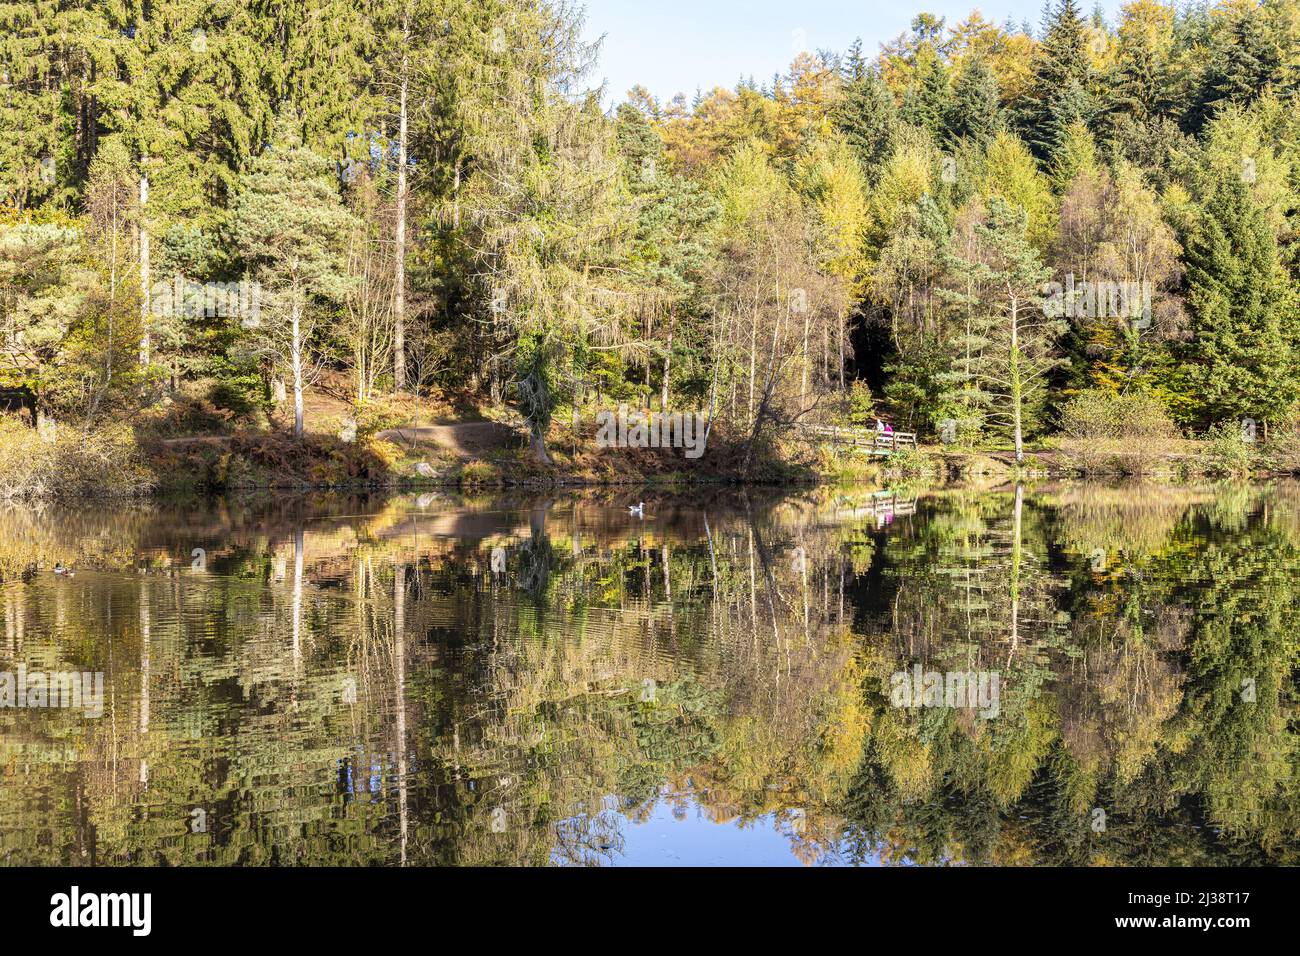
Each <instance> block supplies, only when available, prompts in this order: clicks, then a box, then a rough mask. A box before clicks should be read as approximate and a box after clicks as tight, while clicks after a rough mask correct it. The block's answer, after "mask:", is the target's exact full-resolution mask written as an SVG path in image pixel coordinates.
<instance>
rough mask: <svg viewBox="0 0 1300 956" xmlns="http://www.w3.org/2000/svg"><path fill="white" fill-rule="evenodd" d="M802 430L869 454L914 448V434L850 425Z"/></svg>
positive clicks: (813, 426) (820, 426) (821, 426)
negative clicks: (865, 450)
mask: <svg viewBox="0 0 1300 956" xmlns="http://www.w3.org/2000/svg"><path fill="white" fill-rule="evenodd" d="M802 430H803V432H804V433H805V434H806V435H808V436H810V437H813V438H817V439H821V440H823V441H829V442H831V443H832V444H836V445H848V446H850V447H853V448H865V449H867V450H868V451H869V452H881V453H883V454H891V453H893V452H895V451H898V450H899V449H901V448H915V447H916V432H880V431H876V430H875V429H874V428H861V427H857V426H851V425H804V426H802Z"/></svg>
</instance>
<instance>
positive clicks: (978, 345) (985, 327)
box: [947, 197, 1064, 462]
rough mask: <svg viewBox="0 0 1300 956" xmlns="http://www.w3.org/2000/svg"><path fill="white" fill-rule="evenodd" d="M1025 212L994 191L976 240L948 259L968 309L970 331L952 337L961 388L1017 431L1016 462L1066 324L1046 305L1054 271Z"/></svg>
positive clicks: (956, 294)
mask: <svg viewBox="0 0 1300 956" xmlns="http://www.w3.org/2000/svg"><path fill="white" fill-rule="evenodd" d="M1025 226H1026V219H1025V215H1024V211H1023V210H1021V209H1017V208H1015V207H1014V206H1012V205H1010V204H1009V203H1007V202H1005V201H1004V200H1002V199H1000V198H997V197H994V198H993V199H992V200H991V201H990V202H989V204H988V211H987V213H986V215H985V216H984V217H983V219H982V221H980V222H977V223H976V224H975V225H974V228H973V231H972V232H973V234H972V236H971V241H970V242H969V243H959V246H958V248H959V250H960V251H959V252H957V253H956V254H954V255H952V256H951V258H950V259H949V263H948V270H949V274H950V281H951V291H950V293H949V295H948V296H947V298H948V300H949V302H950V303H952V304H953V305H955V306H957V307H958V308H959V309H962V310H964V311H965V313H966V316H967V322H968V325H967V329H968V331H967V332H965V333H962V334H959V335H958V336H957V337H956V338H955V339H954V342H953V350H954V353H955V356H954V357H956V358H957V359H958V361H957V371H956V374H955V375H951V376H948V377H947V380H948V381H949V383H950V384H951V385H953V386H955V387H956V388H958V389H959V390H967V391H969V393H970V394H972V395H977V396H980V402H981V403H982V404H984V405H985V406H986V407H987V408H988V418H987V421H988V423H989V424H993V425H996V426H999V427H1004V428H1007V429H1009V430H1010V433H1011V437H1012V441H1013V442H1014V444H1015V450H1016V461H1017V462H1023V461H1024V433H1025V431H1026V430H1027V426H1028V425H1029V423H1030V421H1031V419H1032V412H1033V410H1034V408H1035V406H1037V405H1038V404H1040V403H1041V401H1042V399H1043V396H1044V394H1045V392H1046V388H1047V375H1048V373H1049V372H1050V371H1051V370H1052V369H1054V368H1056V367H1057V366H1058V365H1060V359H1059V358H1058V357H1057V355H1056V343H1057V340H1058V339H1059V337H1060V336H1061V334H1062V332H1063V331H1064V323H1062V322H1061V321H1059V319H1054V318H1051V317H1049V316H1047V315H1046V314H1045V312H1044V310H1043V307H1042V290H1043V286H1044V283H1046V282H1047V280H1048V279H1049V278H1050V277H1051V270H1050V269H1048V268H1047V267H1046V266H1044V265H1043V262H1042V259H1041V258H1040V256H1039V253H1038V250H1037V249H1035V248H1034V245H1033V244H1032V243H1030V242H1029V240H1028V238H1027V237H1026V228H1025Z"/></svg>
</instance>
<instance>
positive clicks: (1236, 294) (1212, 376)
mask: <svg viewBox="0 0 1300 956" xmlns="http://www.w3.org/2000/svg"><path fill="white" fill-rule="evenodd" d="M1216 178H1217V181H1216V183H1215V184H1214V188H1213V191H1212V192H1211V193H1210V195H1209V197H1208V199H1207V200H1206V202H1205V204H1204V209H1203V213H1202V219H1201V222H1200V225H1199V228H1198V229H1197V230H1196V232H1195V234H1194V236H1193V238H1192V241H1191V242H1190V244H1189V246H1188V249H1187V285H1188V296H1187V298H1188V305H1189V307H1190V311H1191V332H1192V338H1191V341H1190V342H1189V343H1188V348H1187V354H1186V356H1185V358H1186V361H1187V363H1188V365H1187V368H1186V372H1185V374H1186V377H1187V379H1188V381H1189V384H1190V386H1191V388H1190V391H1191V395H1190V407H1189V408H1186V409H1184V412H1185V415H1186V417H1188V418H1189V419H1190V420H1191V421H1192V422H1194V423H1196V424H1199V425H1202V426H1204V425H1210V424H1214V423H1216V422H1221V421H1225V420H1240V419H1244V418H1251V419H1254V420H1256V421H1259V422H1276V421H1279V420H1281V419H1282V418H1283V417H1284V416H1285V415H1287V413H1288V412H1289V410H1290V408H1291V406H1292V404H1293V403H1294V402H1295V400H1296V398H1297V396H1300V374H1298V373H1297V369H1296V340H1297V327H1296V326H1297V320H1296V317H1295V316H1294V315H1293V314H1292V315H1286V314H1284V312H1283V306H1284V304H1285V301H1286V299H1285V288H1284V286H1283V274H1282V270H1281V268H1280V264H1279V260H1278V247H1277V240H1276V239H1275V237H1274V235H1273V231H1272V230H1271V229H1270V228H1269V225H1268V222H1267V220H1266V218H1265V216H1264V214H1263V211H1262V210H1261V209H1260V208H1259V205H1258V203H1256V202H1255V200H1254V199H1253V198H1252V197H1251V194H1250V190H1249V187H1248V185H1247V184H1246V183H1245V182H1243V181H1242V178H1241V176H1239V175H1234V174H1232V173H1226V174H1220V175H1218V176H1217V177H1216Z"/></svg>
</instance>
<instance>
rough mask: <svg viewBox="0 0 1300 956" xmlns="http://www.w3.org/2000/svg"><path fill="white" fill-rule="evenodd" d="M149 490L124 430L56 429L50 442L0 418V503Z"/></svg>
mask: <svg viewBox="0 0 1300 956" xmlns="http://www.w3.org/2000/svg"><path fill="white" fill-rule="evenodd" d="M153 486H154V476H153V475H152V474H151V473H150V471H149V470H148V469H147V468H146V467H145V465H144V461H143V456H142V455H141V453H140V448H139V446H138V445H137V444H136V440H135V434H134V432H133V431H132V429H131V427H130V426H129V425H126V424H121V423H119V424H114V425H109V426H106V427H104V428H102V429H100V430H98V431H90V432H82V431H79V430H77V429H75V428H71V427H68V426H66V425H65V426H62V427H60V428H59V429H58V430H57V431H56V436H55V439H54V440H53V441H45V440H43V439H42V438H41V437H40V436H39V435H38V434H37V433H36V431H35V429H32V428H30V427H28V426H26V425H25V424H23V423H22V422H20V421H18V420H16V419H14V418H11V417H9V416H0V499H8V500H12V499H29V500H39V499H49V498H72V497H81V496H90V495H94V496H96V497H123V496H130V495H141V494H145V493H147V492H148V491H150V490H151V489H152V488H153Z"/></svg>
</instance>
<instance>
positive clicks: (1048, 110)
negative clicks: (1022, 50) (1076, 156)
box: [1020, 0, 1096, 161]
mask: <svg viewBox="0 0 1300 956" xmlns="http://www.w3.org/2000/svg"><path fill="white" fill-rule="evenodd" d="M1089 43H1090V35H1089V28H1088V24H1087V23H1086V22H1085V21H1084V19H1083V18H1082V17H1081V16H1080V15H1079V8H1078V5H1077V4H1076V2H1075V0H1058V2H1057V5H1056V7H1055V8H1049V9H1048V10H1047V13H1046V23H1045V29H1044V35H1043V41H1042V43H1041V45H1040V46H1039V49H1038V53H1037V56H1036V58H1035V60H1034V78H1033V84H1032V86H1031V88H1030V91H1029V94H1028V96H1027V97H1026V102H1025V104H1024V106H1023V108H1022V116H1021V119H1020V122H1021V127H1022V129H1023V130H1024V134H1025V140H1026V141H1027V142H1028V143H1029V144H1030V146H1032V147H1033V150H1034V153H1035V155H1036V156H1037V157H1038V158H1039V159H1041V160H1044V161H1050V160H1051V159H1052V158H1053V156H1054V155H1055V153H1056V149H1057V147H1058V146H1059V145H1060V143H1061V141H1062V140H1063V139H1064V137H1065V133H1066V130H1068V129H1069V127H1070V125H1071V124H1072V123H1077V122H1083V123H1091V121H1092V118H1093V116H1094V114H1095V113H1096V104H1095V100H1094V97H1093V82H1094V81H1093V74H1092V62H1091V59H1090V55H1089Z"/></svg>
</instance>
